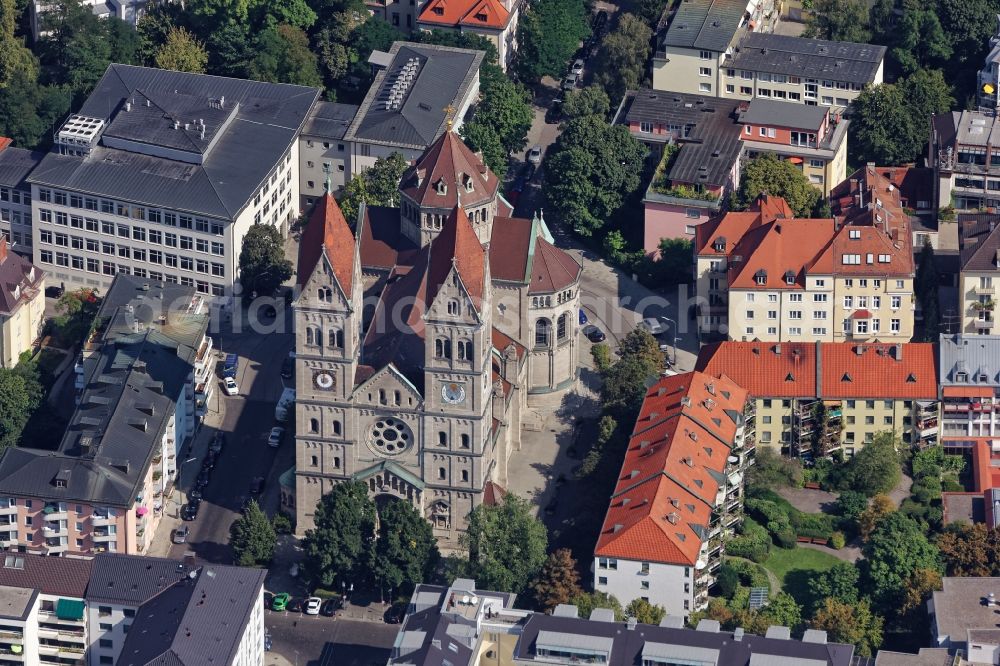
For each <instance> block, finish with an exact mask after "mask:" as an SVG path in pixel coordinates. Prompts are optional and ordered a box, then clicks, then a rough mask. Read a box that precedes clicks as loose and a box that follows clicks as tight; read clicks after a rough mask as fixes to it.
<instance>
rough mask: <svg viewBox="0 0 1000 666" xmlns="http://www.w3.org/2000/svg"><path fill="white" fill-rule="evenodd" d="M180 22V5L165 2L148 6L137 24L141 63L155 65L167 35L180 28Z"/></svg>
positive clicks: (138, 55) (138, 54) (136, 31)
mask: <svg viewBox="0 0 1000 666" xmlns="http://www.w3.org/2000/svg"><path fill="white" fill-rule="evenodd" d="M180 20H181V16H180V4H175V3H172V2H163V3H156V4H153V5H149V6H147V9H146V11H145V12H143V14H142V16H140V17H139V20H138V21H137V22H136V24H135V33H136V37H137V38H138V40H139V44H138V53H137V57H138V58H139V62H141V63H142V64H143V65H151V64H153V62H154V59H155V57H156V52H157V51H159V50H160V47H162V46H163V45H164V44H165V43H166V41H167V35H168V34H170V32H171V31H172V30H174V29H175V28H177V27H179V22H180Z"/></svg>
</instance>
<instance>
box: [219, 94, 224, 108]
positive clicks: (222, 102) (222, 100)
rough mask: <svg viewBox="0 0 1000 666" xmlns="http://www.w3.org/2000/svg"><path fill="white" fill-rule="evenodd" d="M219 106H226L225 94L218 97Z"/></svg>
mask: <svg viewBox="0 0 1000 666" xmlns="http://www.w3.org/2000/svg"><path fill="white" fill-rule="evenodd" d="M219 108H220V109H224V108H226V96H225V95H223V96H222V97H220V98H219Z"/></svg>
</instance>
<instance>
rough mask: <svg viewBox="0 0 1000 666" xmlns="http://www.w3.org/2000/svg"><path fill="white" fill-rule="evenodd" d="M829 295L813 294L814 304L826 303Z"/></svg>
mask: <svg viewBox="0 0 1000 666" xmlns="http://www.w3.org/2000/svg"><path fill="white" fill-rule="evenodd" d="M826 297H827V294H813V303H826Z"/></svg>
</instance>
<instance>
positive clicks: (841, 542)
mask: <svg viewBox="0 0 1000 666" xmlns="http://www.w3.org/2000/svg"><path fill="white" fill-rule="evenodd" d="M846 544H847V540H846V539H845V538H844V533H843V532H834V533H833V534H831V535H830V547H831V548H833V549H834V550H840V549H841V548H843V547H844V546H845V545H846Z"/></svg>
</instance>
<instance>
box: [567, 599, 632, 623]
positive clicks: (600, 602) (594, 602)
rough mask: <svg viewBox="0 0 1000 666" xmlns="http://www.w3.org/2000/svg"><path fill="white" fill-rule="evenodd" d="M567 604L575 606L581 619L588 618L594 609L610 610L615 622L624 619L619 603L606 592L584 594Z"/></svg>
mask: <svg viewBox="0 0 1000 666" xmlns="http://www.w3.org/2000/svg"><path fill="white" fill-rule="evenodd" d="M569 602H570V603H571V604H573V605H574V606H576V612H577V614H578V615H579V616H580V617H582V618H589V617H590V614H591V613H593V612H594V609H595V608H610V609H611V610H612V611H614V614H615V621H616V622H621V621H622V620H624V619H625V612H624V611H623V610H622V604H621V602H620V601H618V599H616V598H615V597H613V596H612V595H610V594H608V593H607V592H584V593H583V594H578V595H577V596H575V597H573V598H572V599H570V600H569Z"/></svg>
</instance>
